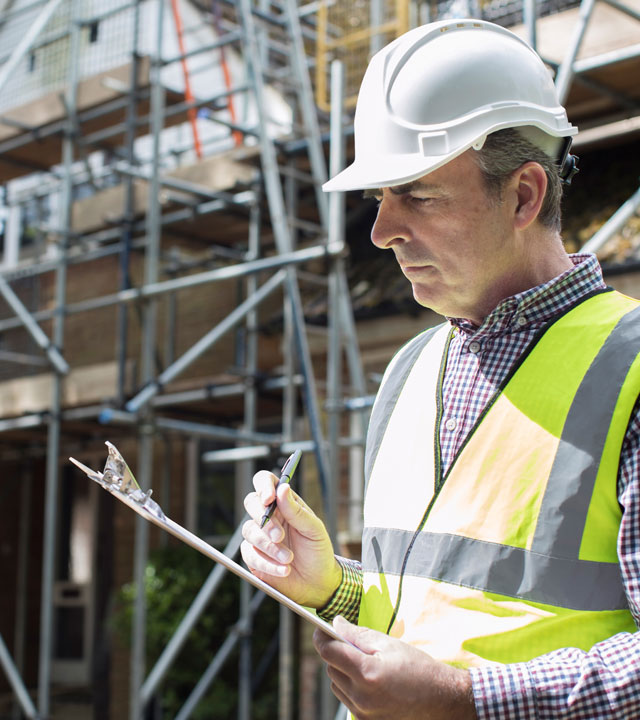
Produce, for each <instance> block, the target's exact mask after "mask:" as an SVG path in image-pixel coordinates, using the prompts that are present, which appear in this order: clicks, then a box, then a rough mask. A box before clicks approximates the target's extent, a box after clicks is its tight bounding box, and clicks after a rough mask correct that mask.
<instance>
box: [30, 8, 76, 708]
mask: <svg viewBox="0 0 640 720" xmlns="http://www.w3.org/2000/svg"><path fill="white" fill-rule="evenodd" d="M77 19H78V0H72V2H71V4H70V21H71V37H70V48H69V71H68V73H69V75H68V78H69V82H68V84H67V91H66V94H65V100H66V109H67V118H66V123H65V135H64V138H63V141H62V165H63V168H64V172H63V179H62V184H61V189H60V206H59V224H58V227H59V228H60V235H59V239H58V258H57V268H56V291H55V303H56V315H55V317H54V319H53V344H54V346H55V347H57V348H58V350H62V348H63V346H64V305H65V302H66V289H67V248H68V242H69V228H70V226H71V191H72V187H73V184H72V177H71V169H72V163H73V155H74V147H73V140H74V138H73V132H74V128H75V125H76V123H75V112H76V86H77V82H78V74H77V73H78V48H79V33H80V27H79V24H78V22H77ZM62 380H63V376H62V374H61V373H60V371H59V370H58V369H56V371H55V375H54V381H53V392H52V398H51V419H50V421H49V429H48V436H47V465H46V489H45V501H44V528H43V549H42V590H41V597H40V656H39V662H38V710H39V713H40V715H41V716H42V717H45V718H46V717H48V716H49V712H50V682H51V660H52V655H53V582H54V573H55V549H56V530H57V523H56V513H57V499H58V481H59V456H60V432H61V418H60V411H61V404H62Z"/></svg>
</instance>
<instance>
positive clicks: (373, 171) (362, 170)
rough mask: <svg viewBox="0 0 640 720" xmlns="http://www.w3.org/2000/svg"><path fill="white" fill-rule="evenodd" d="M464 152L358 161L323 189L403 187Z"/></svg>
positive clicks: (326, 190)
mask: <svg viewBox="0 0 640 720" xmlns="http://www.w3.org/2000/svg"><path fill="white" fill-rule="evenodd" d="M465 150H468V148H466V147H465V148H461V149H460V150H459V152H457V153H455V154H454V153H447V154H446V155H434V156H431V157H425V156H424V155H421V154H418V153H416V154H415V155H396V156H391V155H385V156H377V157H374V158H371V159H370V161H367V162H364V161H362V160H358V159H356V160H355V161H354V162H353V163H352V164H351V165H349V166H348V167H346V168H345V169H344V170H342V172H339V173H338V174H337V175H336V176H335V177H333V178H331V180H329V181H327V182H326V183H324V185H323V186H322V189H323V190H324V192H335V191H347V190H371V189H376V188H384V187H392V186H394V185H402V184H404V183H408V182H412V181H413V180H417V179H418V178H421V177H422V176H423V175H427V173H430V172H433V171H434V170H437V169H438V168H439V167H442V165H446V164H447V163H448V162H449V161H451V160H453V159H454V158H455V157H457V156H458V155H462V153H463V152H465Z"/></svg>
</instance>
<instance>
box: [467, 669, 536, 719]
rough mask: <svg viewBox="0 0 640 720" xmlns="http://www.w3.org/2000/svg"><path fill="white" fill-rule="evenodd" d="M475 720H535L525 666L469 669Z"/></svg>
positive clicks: (532, 693)
mask: <svg viewBox="0 0 640 720" xmlns="http://www.w3.org/2000/svg"><path fill="white" fill-rule="evenodd" d="M469 673H470V674H471V683H472V687H473V699H474V701H475V704H476V713H477V715H478V720H535V718H537V717H538V715H537V708H536V695H535V690H534V685H533V679H532V678H531V674H530V672H529V669H528V667H527V665H526V664H525V663H511V664H509V665H486V666H484V667H477V668H470V669H469Z"/></svg>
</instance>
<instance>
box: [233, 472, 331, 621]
mask: <svg viewBox="0 0 640 720" xmlns="http://www.w3.org/2000/svg"><path fill="white" fill-rule="evenodd" d="M277 483H278V478H277V477H276V476H275V475H273V474H272V473H270V472H267V471H265V470H262V471H261V472H258V473H256V474H255V475H254V478H253V486H254V487H255V489H256V492H253V493H249V495H247V497H246V498H245V500H244V506H245V508H246V510H247V512H248V513H249V515H250V516H251V517H252V520H248V521H247V522H246V523H245V524H244V525H243V528H242V535H243V537H244V538H245V539H244V542H243V543H242V545H241V546H240V550H241V552H242V557H243V559H244V561H245V563H246V564H247V567H248V568H249V569H250V570H251V572H252V573H253V574H254V575H256V576H257V577H259V578H260V579H261V580H264V581H265V582H268V583H269V585H272V586H273V587H274V588H276V590H279V591H280V592H282V593H284V594H285V595H287V596H288V597H290V598H291V599H292V600H295V601H296V602H298V603H300V604H301V605H306V606H308V607H313V608H321V607H322V606H323V605H325V604H326V603H327V602H328V600H329V599H330V597H331V596H332V595H333V593H334V592H335V590H336V589H337V587H338V585H339V584H340V581H341V580H342V570H341V569H340V566H339V565H338V562H337V560H336V559H335V556H334V553H333V546H332V545H331V539H330V538H329V534H328V533H327V530H326V528H325V526H324V524H323V522H322V520H320V518H319V517H318V516H317V515H316V514H315V513H314V512H313V510H311V508H310V507H309V506H308V505H307V504H306V503H305V502H304V500H302V498H301V497H300V496H299V495H297V494H296V493H295V492H294V491H293V490H292V489H291V487H290V486H289V485H288V484H286V483H283V484H282V485H280V486H279V487H278V492H277V499H278V508H277V510H276V512H275V513H274V514H273V516H272V518H271V520H269V522H268V523H267V524H266V525H265V526H264V528H262V529H260V520H261V518H262V516H263V514H264V512H265V509H266V507H267V506H268V505H269V504H270V503H271V502H272V501H273V500H274V498H275V497H276V485H277Z"/></svg>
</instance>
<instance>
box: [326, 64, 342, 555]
mask: <svg viewBox="0 0 640 720" xmlns="http://www.w3.org/2000/svg"><path fill="white" fill-rule="evenodd" d="M343 104H344V66H343V64H342V63H341V62H340V61H339V60H334V61H333V62H332V63H331V117H330V130H331V138H332V142H331V148H330V168H331V174H332V175H335V174H337V173H338V172H340V170H342V168H343V167H344V154H345V153H344V140H343V135H342V113H343ZM344 214H345V197H344V193H341V192H340V193H338V192H334V193H330V195H329V232H328V241H329V242H330V243H340V244H342V243H343V242H344ZM342 264H343V263H342V258H341V257H340V256H336V257H335V258H334V259H333V261H332V265H331V271H330V274H329V347H328V354H327V402H328V406H329V431H328V441H329V457H330V460H329V482H328V483H327V486H328V498H329V500H328V501H327V505H328V506H329V514H328V517H327V528H328V530H329V535H330V537H331V539H332V540H333V544H334V547H337V537H338V522H337V516H338V479H339V477H340V447H339V441H340V420H341V412H340V399H341V397H342V343H341V329H340V325H341V322H340V320H341V317H340V315H341V313H340V308H341V305H342V302H341V286H340V275H341V274H342V272H343V267H342Z"/></svg>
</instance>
